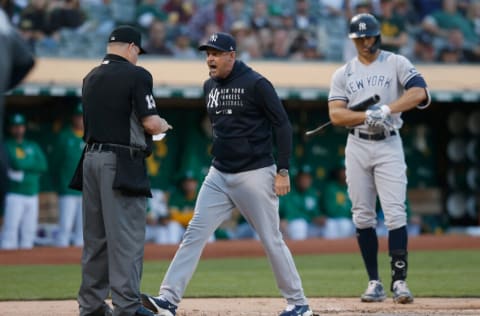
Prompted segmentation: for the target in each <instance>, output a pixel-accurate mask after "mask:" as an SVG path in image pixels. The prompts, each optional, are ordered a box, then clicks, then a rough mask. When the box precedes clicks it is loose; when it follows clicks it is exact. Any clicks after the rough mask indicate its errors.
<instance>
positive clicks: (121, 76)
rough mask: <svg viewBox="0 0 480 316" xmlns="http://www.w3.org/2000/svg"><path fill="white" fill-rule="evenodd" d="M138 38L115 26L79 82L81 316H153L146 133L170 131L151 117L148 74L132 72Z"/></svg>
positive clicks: (141, 70)
mask: <svg viewBox="0 0 480 316" xmlns="http://www.w3.org/2000/svg"><path fill="white" fill-rule="evenodd" d="M140 42H141V36H140V33H139V32H138V31H137V30H136V29H134V28H132V27H130V26H119V27H118V28H116V29H114V30H113V31H112V33H111V34H110V37H109V39H108V45H107V55H106V56H105V57H104V59H103V61H102V63H101V64H100V65H99V66H97V67H95V68H94V69H93V70H92V71H90V73H89V74H88V75H87V76H86V77H85V78H84V79H83V87H82V103H83V107H84V116H83V119H84V125H85V134H84V140H85V143H86V146H85V150H84V154H83V157H82V160H83V163H82V160H81V162H80V163H79V165H78V167H77V171H76V172H75V175H74V177H73V179H72V182H71V187H76V188H77V189H82V191H83V238H84V248H83V254H82V283H81V286H80V290H79V293H78V303H79V306H80V316H87V315H89V316H90V315H91V316H95V315H101V316H103V315H111V313H112V311H111V309H110V307H109V306H108V305H107V304H106V303H105V299H106V298H107V297H108V295H109V291H111V296H112V302H113V306H114V311H113V315H115V316H132V315H153V314H152V313H151V312H150V311H148V310H146V309H145V308H144V307H142V305H141V303H140V292H139V291H140V279H141V274H142V268H143V253H144V240H145V221H146V203H147V200H146V198H147V197H151V193H150V183H149V180H148V177H147V172H146V166H145V157H147V156H148V155H149V154H150V153H151V147H152V135H155V134H159V133H163V132H166V131H167V130H169V129H171V128H172V127H171V126H170V125H169V124H168V123H167V122H166V121H165V120H164V119H162V118H160V116H159V115H158V114H157V109H156V105H155V101H154V98H153V95H152V85H153V80H152V76H151V74H150V73H149V72H148V71H147V70H145V69H144V68H142V67H139V66H136V63H137V60H138V55H140V54H143V53H144V50H143V49H142V47H141V43H140Z"/></svg>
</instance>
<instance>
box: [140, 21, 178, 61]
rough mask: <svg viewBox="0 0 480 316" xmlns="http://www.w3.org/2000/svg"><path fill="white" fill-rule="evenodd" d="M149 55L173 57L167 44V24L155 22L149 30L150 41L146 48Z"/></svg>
mask: <svg viewBox="0 0 480 316" xmlns="http://www.w3.org/2000/svg"><path fill="white" fill-rule="evenodd" d="M144 49H145V51H146V52H147V54H151V55H162V56H172V55H173V52H172V50H171V49H170V47H169V45H168V44H167V26H166V24H165V22H162V21H160V20H153V21H152V23H151V24H150V27H149V30H148V41H147V43H146V44H145V46H144Z"/></svg>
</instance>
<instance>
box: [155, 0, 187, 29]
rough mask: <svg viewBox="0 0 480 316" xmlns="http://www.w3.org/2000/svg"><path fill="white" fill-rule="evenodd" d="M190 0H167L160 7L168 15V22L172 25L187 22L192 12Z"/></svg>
mask: <svg viewBox="0 0 480 316" xmlns="http://www.w3.org/2000/svg"><path fill="white" fill-rule="evenodd" d="M194 9H195V8H194V4H193V1H192V0H190V1H189V0H168V1H166V2H165V4H164V5H163V7H162V10H163V11H164V12H165V13H167V15H168V23H169V24H170V25H172V26H174V25H177V24H183V25H185V24H187V23H188V22H189V21H190V18H191V17H192V15H193V12H194Z"/></svg>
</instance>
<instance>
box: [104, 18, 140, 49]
mask: <svg viewBox="0 0 480 316" xmlns="http://www.w3.org/2000/svg"><path fill="white" fill-rule="evenodd" d="M108 42H109V43H113V42H121V43H129V44H130V43H133V44H135V45H136V46H138V48H140V54H145V53H146V52H145V50H144V49H143V48H142V35H141V34H140V32H139V31H137V30H136V29H134V28H133V27H131V26H129V25H122V26H119V27H117V28H116V29H114V30H113V31H112V33H110V36H109V37H108Z"/></svg>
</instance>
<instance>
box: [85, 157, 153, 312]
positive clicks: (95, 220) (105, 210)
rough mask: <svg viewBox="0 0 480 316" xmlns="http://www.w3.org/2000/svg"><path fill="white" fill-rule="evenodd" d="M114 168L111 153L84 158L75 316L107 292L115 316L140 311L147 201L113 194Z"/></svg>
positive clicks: (97, 304)
mask: <svg viewBox="0 0 480 316" xmlns="http://www.w3.org/2000/svg"><path fill="white" fill-rule="evenodd" d="M115 169H116V156H115V154H114V153H111V152H87V153H86V154H85V159H84V162H83V238H84V247H83V253H82V284H81V286H80V290H79V293H78V303H79V305H80V316H87V315H90V314H91V313H92V312H93V311H95V310H97V309H98V308H100V307H101V306H102V305H103V304H104V300H105V299H106V298H107V297H108V293H109V291H110V290H111V294H112V302H113V305H114V315H115V316H120V315H121V316H132V315H134V314H135V311H136V310H137V308H139V307H140V306H141V303H140V279H141V274H142V267H143V249H144V240H145V217H146V198H144V197H128V196H124V195H121V194H120V193H119V192H118V191H116V190H113V189H112V183H113V179H114V177H115Z"/></svg>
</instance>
